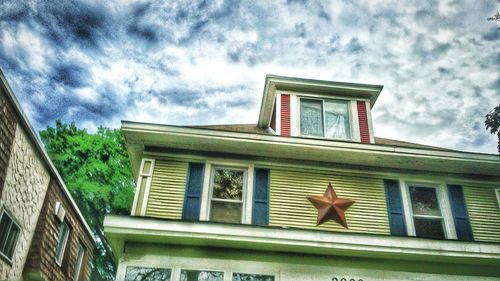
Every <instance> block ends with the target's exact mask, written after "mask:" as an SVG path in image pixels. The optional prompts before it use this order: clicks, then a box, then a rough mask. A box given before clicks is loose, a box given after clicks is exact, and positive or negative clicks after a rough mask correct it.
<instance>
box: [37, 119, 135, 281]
mask: <svg viewBox="0 0 500 281" xmlns="http://www.w3.org/2000/svg"><path fill="white" fill-rule="evenodd" d="M40 137H41V139H42V141H43V143H44V145H45V148H46V149H47V152H48V154H49V156H50V158H51V159H52V161H53V162H54V165H55V166H56V168H57V169H58V171H59V173H60V174H61V176H62V178H63V179H64V182H65V183H66V186H67V187H68V189H69V191H70V192H71V195H72V196H73V198H74V200H75V202H76V203H77V205H78V207H79V208H80V210H81V211H82V214H83V216H84V217H85V219H86V220H87V222H88V224H89V226H90V227H91V228H92V231H93V232H94V237H95V239H96V241H97V245H96V248H95V249H94V260H93V264H94V266H95V267H96V269H97V271H98V273H99V275H101V278H102V279H103V280H114V272H115V265H114V262H113V259H112V255H111V248H110V246H109V245H108V244H107V242H106V240H105V239H104V232H103V222H104V216H105V215H106V214H109V213H114V214H126V215H128V214H130V207H131V205H132V200H133V191H134V181H133V177H132V172H131V168H130V162H129V159H128V155H127V151H126V148H125V141H124V138H123V134H122V132H121V130H120V129H113V130H111V129H109V128H104V127H99V128H98V129H97V132H96V133H95V134H91V133H88V132H87V131H86V130H85V129H78V128H77V127H76V126H75V124H74V123H71V124H69V125H68V124H63V123H62V122H61V121H59V120H58V121H56V124H55V127H50V126H47V129H46V130H43V131H41V132H40Z"/></svg>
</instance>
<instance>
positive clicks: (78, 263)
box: [72, 241, 85, 281]
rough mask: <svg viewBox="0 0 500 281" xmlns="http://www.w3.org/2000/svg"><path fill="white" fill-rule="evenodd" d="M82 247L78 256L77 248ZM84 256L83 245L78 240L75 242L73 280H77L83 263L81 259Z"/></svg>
mask: <svg viewBox="0 0 500 281" xmlns="http://www.w3.org/2000/svg"><path fill="white" fill-rule="evenodd" d="M80 249H82V252H81V253H82V255H81V257H80V258H79V256H78V254H79V253H80V252H79V250H80ZM84 258H85V248H84V247H83V245H82V243H81V242H80V241H78V244H77V252H76V264H75V269H74V271H73V278H72V279H73V281H78V279H79V278H78V277H80V271H81V269H82V264H83V259H84Z"/></svg>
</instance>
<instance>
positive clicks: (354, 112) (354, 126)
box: [349, 100, 361, 142]
mask: <svg viewBox="0 0 500 281" xmlns="http://www.w3.org/2000/svg"><path fill="white" fill-rule="evenodd" d="M349 107H350V108H349V109H350V110H349V118H351V120H349V121H350V122H351V137H352V141H355V142H361V134H360V131H359V115H358V105H357V101H356V100H351V101H349Z"/></svg>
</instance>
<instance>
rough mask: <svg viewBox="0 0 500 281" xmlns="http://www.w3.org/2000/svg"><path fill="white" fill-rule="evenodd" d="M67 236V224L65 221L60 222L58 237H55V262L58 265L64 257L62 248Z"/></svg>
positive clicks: (64, 246)
mask: <svg viewBox="0 0 500 281" xmlns="http://www.w3.org/2000/svg"><path fill="white" fill-rule="evenodd" d="M68 237H69V225H68V223H67V222H66V221H63V222H62V223H61V226H60V227H59V238H58V239H57V247H56V263H57V264H58V265H59V266H60V265H61V264H62V260H63V257H64V250H65V249H66V244H67V242H68Z"/></svg>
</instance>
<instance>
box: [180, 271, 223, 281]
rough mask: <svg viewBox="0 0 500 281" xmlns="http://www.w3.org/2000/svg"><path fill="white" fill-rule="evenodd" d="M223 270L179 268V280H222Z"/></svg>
mask: <svg viewBox="0 0 500 281" xmlns="http://www.w3.org/2000/svg"><path fill="white" fill-rule="evenodd" d="M223 280H224V272H221V271H200V270H181V281H223Z"/></svg>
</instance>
